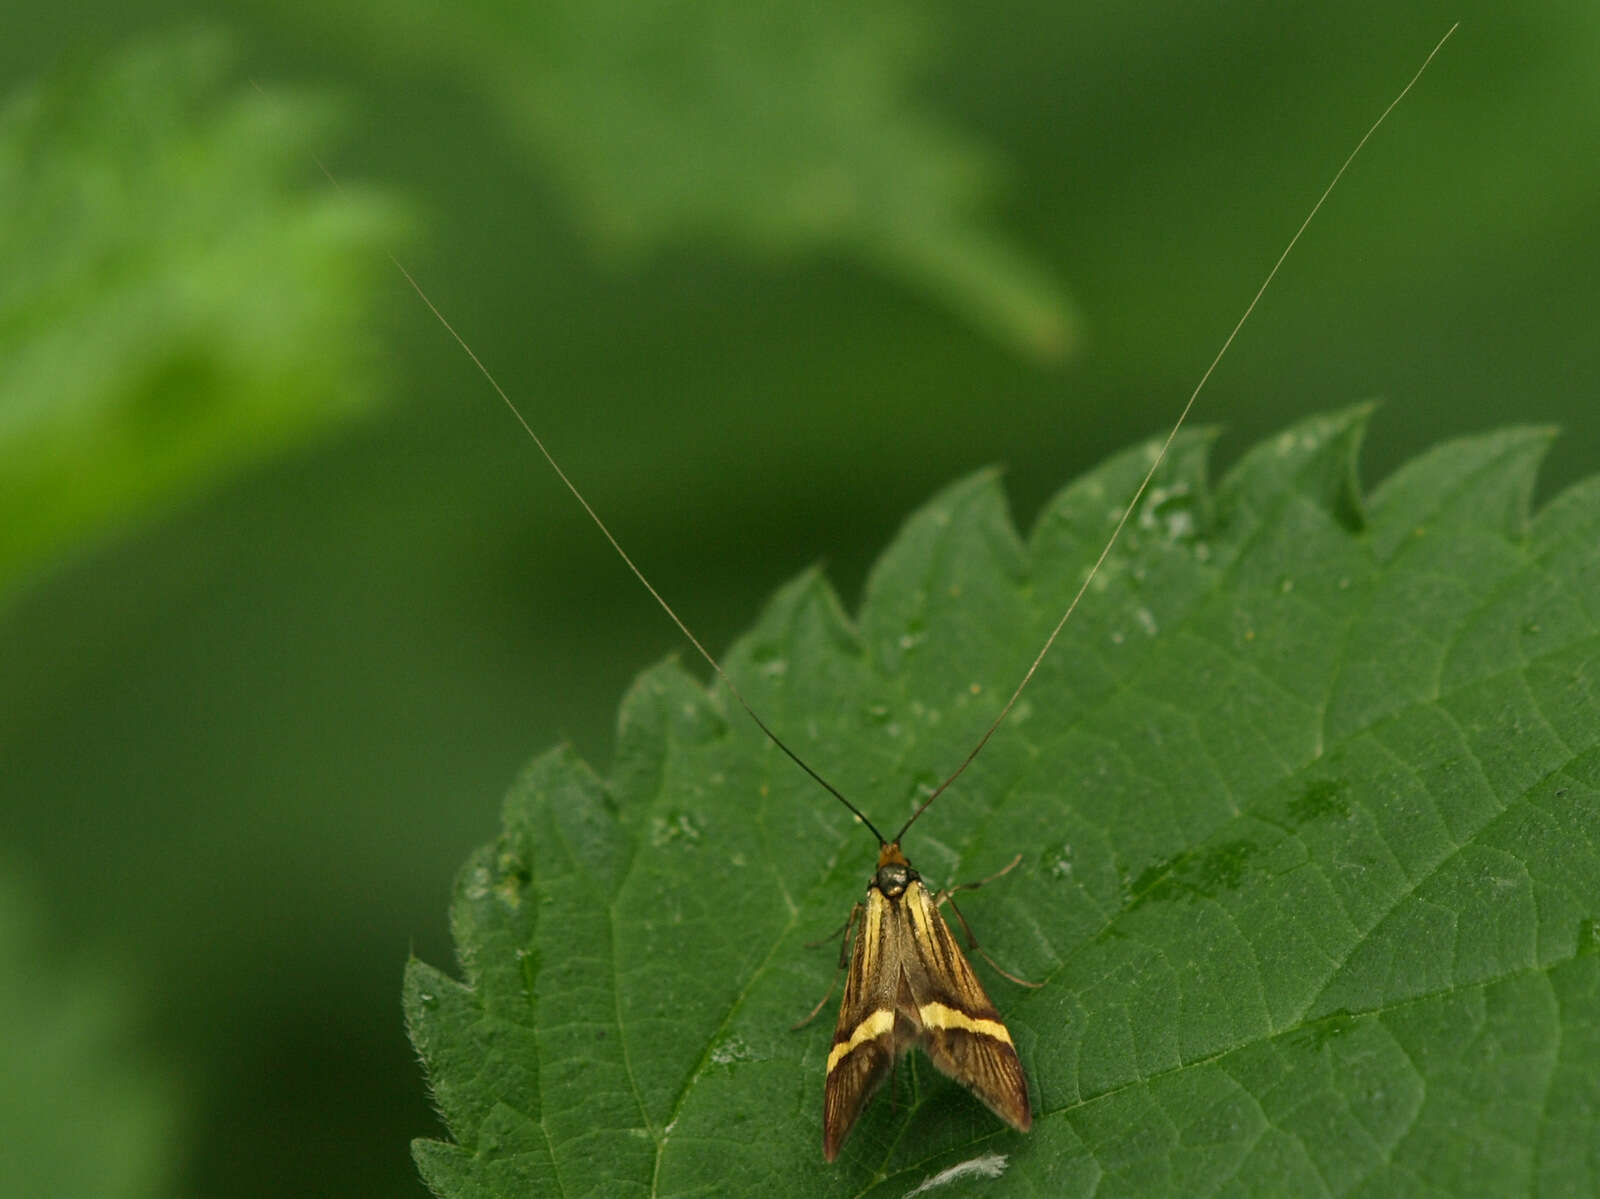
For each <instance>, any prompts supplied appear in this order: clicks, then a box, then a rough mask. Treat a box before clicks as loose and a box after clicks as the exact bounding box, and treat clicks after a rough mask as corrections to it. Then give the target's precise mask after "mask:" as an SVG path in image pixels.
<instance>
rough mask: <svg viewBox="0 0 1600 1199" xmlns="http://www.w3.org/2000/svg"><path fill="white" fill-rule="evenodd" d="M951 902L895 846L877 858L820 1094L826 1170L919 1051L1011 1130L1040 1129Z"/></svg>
mask: <svg viewBox="0 0 1600 1199" xmlns="http://www.w3.org/2000/svg"><path fill="white" fill-rule="evenodd" d="M1018 860H1020V859H1013V860H1012V865H1013V866H1014V865H1016V862H1017V861H1018ZM1006 869H1007V870H1009V869H1010V867H1009V866H1008V867H1007V868H1006ZM1002 873H1003V872H1002ZM985 881H988V880H985ZM981 885H982V884H968V887H969V888H970V887H972V886H981ZM948 897H949V893H948V892H946V893H942V894H941V896H935V895H933V894H931V893H930V892H929V891H928V887H927V884H925V883H924V882H923V881H922V876H921V875H920V874H918V873H917V872H916V870H915V869H914V868H913V867H912V865H911V863H910V862H908V861H907V860H906V855H905V854H904V853H902V852H901V851H900V842H899V840H898V839H896V840H894V841H890V842H887V843H885V844H884V846H883V848H882V849H880V850H879V851H878V869H877V870H876V871H875V872H874V873H873V876H872V881H871V882H870V883H869V884H868V885H867V898H866V901H865V902H864V903H860V904H857V905H856V906H855V908H854V909H853V910H852V911H851V913H850V920H849V922H848V923H847V925H846V928H845V939H846V941H847V942H848V940H849V935H850V928H851V926H853V925H855V924H857V923H859V924H860V931H859V932H858V933H857V934H856V938H855V951H854V953H853V954H852V956H851V959H850V972H849V975H848V976H847V980H846V982H845V989H844V1001H843V1002H842V1003H841V1004H840V1005H839V1023H838V1026H837V1027H836V1028H835V1029H834V1030H833V1046H832V1048H831V1049H830V1050H829V1051H828V1075H827V1081H826V1082H825V1083H824V1086H823V1099H822V1156H823V1158H824V1159H825V1160H827V1161H830V1162H831V1161H833V1160H834V1158H836V1157H838V1156H839V1146H840V1145H842V1144H843V1143H844V1139H845V1137H846V1136H847V1135H849V1132H850V1129H851V1128H852V1127H853V1126H854V1124H855V1122H856V1117H857V1116H859V1115H860V1114H861V1109H862V1107H863V1106H865V1104H866V1102H867V1100H868V1099H870V1098H871V1097H872V1093H873V1092H874V1091H875V1090H877V1089H878V1087H879V1085H880V1084H881V1083H882V1082H883V1080H884V1078H885V1077H886V1076H887V1075H888V1074H889V1071H890V1070H891V1069H892V1068H893V1066H894V1062H895V1059H896V1058H897V1057H899V1056H900V1054H901V1053H903V1052H904V1051H905V1050H907V1049H909V1048H910V1047H911V1046H912V1045H919V1046H921V1048H922V1050H923V1051H924V1052H925V1053H926V1054H927V1055H928V1057H929V1059H930V1060H932V1062H933V1064H934V1065H935V1066H937V1067H938V1068H939V1069H940V1070H941V1071H942V1072H943V1073H945V1074H948V1075H949V1076H950V1077H951V1078H953V1079H955V1080H956V1081H957V1082H959V1083H961V1084H962V1085H963V1086H964V1087H966V1088H967V1089H968V1090H970V1091H971V1092H972V1093H973V1094H974V1095H976V1096H977V1097H978V1098H979V1099H981V1100H983V1102H984V1103H985V1104H986V1105H987V1106H988V1108H989V1110H990V1111H992V1112H993V1113H994V1114H995V1115H997V1116H999V1117H1000V1118H1001V1119H1002V1120H1004V1121H1005V1122H1006V1123H1007V1124H1009V1125H1011V1127H1012V1128H1015V1129H1016V1130H1017V1131H1018V1132H1027V1131H1028V1129H1029V1128H1031V1127H1033V1109H1032V1108H1031V1107H1030V1106H1029V1103H1028V1080H1027V1078H1026V1077H1024V1075H1023V1073H1022V1062H1021V1060H1020V1059H1019V1058H1018V1057H1017V1049H1016V1046H1015V1045H1014V1044H1012V1041H1011V1033H1010V1032H1009V1031H1007V1029H1006V1026H1005V1024H1004V1023H1003V1022H1002V1021H1001V1019H1000V1013H999V1012H998V1011H996V1010H995V1006H994V1004H993V1003H992V1002H990V1000H989V996H988V993H987V992H985V991H984V989H983V984H982V983H980V982H979V981H978V976H977V975H976V974H975V973H974V972H973V970H972V967H971V965H969V964H968V962H967V959H966V957H965V955H963V954H962V952H961V947H960V946H959V945H957V944H956V940H955V938H954V937H952V936H951V935H950V926H949V925H947V924H946V923H945V922H944V917H943V916H941V915H940V914H939V904H940V899H941V898H948ZM1018 981H1020V980H1018Z"/></svg>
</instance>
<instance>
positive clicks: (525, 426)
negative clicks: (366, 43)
mask: <svg viewBox="0 0 1600 1199" xmlns="http://www.w3.org/2000/svg"><path fill="white" fill-rule="evenodd" d="M250 84H251V86H252V87H254V88H255V89H256V91H258V92H259V91H261V90H262V88H261V85H260V84H259V83H257V82H256V81H255V80H254V79H252V80H250ZM312 161H313V162H315V163H316V164H317V169H318V170H320V171H321V172H322V173H323V174H324V175H325V176H327V179H328V182H329V183H331V184H333V186H334V187H335V188H336V189H337V190H339V191H341V192H342V191H344V185H343V184H342V183H340V182H339V180H338V179H337V178H336V177H335V176H334V173H333V172H332V171H330V170H329V169H328V167H327V165H326V164H325V163H324V162H323V161H322V160H321V159H320V158H317V157H316V156H315V155H313V156H312ZM388 256H389V261H390V262H392V263H394V268H395V270H397V271H399V272H400V274H401V275H402V276H403V277H404V278H405V281H406V282H407V283H409V284H410V285H411V290H412V291H414V292H416V293H417V296H418V297H419V298H420V299H421V300H422V302H423V303H424V304H426V305H427V306H428V311H429V312H431V313H433V315H434V319H436V320H437V321H438V322H439V323H440V324H441V325H443V326H444V330H445V332H446V333H448V334H450V336H451V337H452V338H454V339H455V343H456V344H457V345H458V346H460V347H461V349H462V351H463V352H464V353H465V354H466V355H467V357H468V358H470V359H471V360H472V365H473V366H475V367H477V368H478V373H479V374H481V375H482V376H483V377H484V378H485V379H487V380H488V382H489V386H490V387H492V388H494V393H495V395H497V396H499V397H500V399H501V402H502V403H504V404H505V406H506V408H507V409H508V410H509V411H510V412H511V415H512V416H513V417H515V418H516V421H517V423H518V424H519V425H521V426H522V430H523V432H525V433H526V434H527V435H528V436H529V437H530V438H531V439H532V440H533V444H534V445H535V446H537V447H538V448H539V453H541V454H543V455H544V460H545V461H546V462H548V463H549V464H550V469H551V470H553V471H555V472H556V477H557V478H558V479H560V480H561V482H562V483H563V484H565V485H566V488H567V490H568V491H570V492H571V493H572V498H573V499H575V500H577V501H578V503H579V504H581V505H582V506H583V510H584V511H585V512H586V513H588V514H589V519H590V520H592V521H594V523H595V527H596V528H598V529H599V530H600V532H601V533H602V534H604V535H605V539H606V540H607V541H609V542H610V543H611V548H612V549H614V550H616V551H617V556H618V557H619V558H621V559H622V561H623V564H624V565H626V566H627V568H628V569H629V570H631V571H632V572H633V577H634V578H636V579H638V580H639V582H640V583H641V584H643V586H644V589H645V590H646V591H648V592H649V593H650V598H651V599H653V600H655V601H656V603H658V604H660V605H661V610H662V611H663V612H665V613H666V614H667V616H668V617H670V618H671V620H672V623H673V624H675V625H677V626H678V631H679V632H680V633H682V634H683V635H684V636H685V637H686V638H688V640H689V644H690V645H692V646H694V648H695V649H696V650H697V651H698V652H699V654H700V656H701V657H702V658H704V659H705V660H706V661H707V662H709V663H710V664H711V669H712V670H714V671H716V672H717V677H718V678H719V679H721V680H722V681H723V683H724V684H726V685H727V688H728V690H729V691H730V692H732V694H733V698H734V699H736V700H738V701H739V706H740V707H741V708H743V709H744V710H745V712H746V713H747V714H748V715H749V717H750V719H751V720H753V721H755V722H756V727H757V728H759V729H760V730H761V731H762V732H763V733H765V734H766V735H767V740H769V741H771V742H772V743H773V744H774V745H776V746H777V747H778V748H779V749H781V750H782V751H783V752H784V754H785V755H787V757H788V758H789V760H790V761H791V762H793V763H794V764H795V765H796V766H798V767H800V769H801V770H803V771H805V772H806V773H807V774H808V775H810V776H811V777H812V778H813V779H815V780H816V781H817V783H818V784H819V785H820V786H821V787H822V789H823V790H824V791H826V792H827V793H828V794H829V795H831V796H833V797H834V798H835V799H837V800H838V801H839V802H840V803H842V804H843V805H844V806H845V807H846V808H848V809H850V812H851V814H852V815H853V816H855V818H856V819H857V820H859V821H860V822H861V823H862V824H864V825H865V826H866V828H867V831H868V832H870V833H871V834H872V835H873V836H874V837H876V838H877V839H878V844H879V845H883V844H884V840H883V834H882V833H880V832H879V831H878V830H877V827H876V826H875V825H874V824H873V823H872V821H870V820H868V819H867V817H866V813H864V812H862V810H861V809H860V808H858V807H856V805H855V804H853V803H851V802H850V801H849V800H848V799H846V798H845V796H844V793H843V792H842V791H840V790H839V789H838V788H837V787H835V786H834V785H833V784H832V783H830V782H829V781H828V780H827V779H825V778H823V777H822V776H821V775H820V774H818V773H817V772H816V771H815V770H813V769H812V768H811V766H810V765H809V764H808V763H807V762H806V760H805V759H804V758H802V757H801V756H800V755H799V754H797V753H795V752H794V750H792V749H790V748H789V747H788V746H787V745H785V744H784V741H783V738H782V737H780V736H778V734H777V733H774V732H773V731H772V730H771V729H770V728H768V727H767V722H766V721H764V720H762V719H761V717H760V716H759V715H757V714H756V710H755V709H754V708H752V707H751V706H750V701H749V700H747V699H745V697H744V693H743V692H741V691H740V690H739V688H738V685H737V684H735V683H734V681H733V680H732V679H731V678H729V677H728V672H727V671H725V670H723V669H722V663H720V662H718V661H717V660H716V659H715V658H714V657H712V656H711V651H710V650H708V649H707V648H706V647H705V646H704V645H702V644H701V643H700V638H698V637H696V636H695V635H694V633H693V632H692V631H691V630H690V628H689V626H688V625H687V624H685V623H684V622H683V618H682V617H681V616H679V615H678V614H677V612H675V611H674V610H673V608H672V605H671V604H669V603H667V601H666V599H665V598H663V596H662V595H661V593H660V592H659V591H657V590H656V589H655V588H654V587H653V586H651V584H650V580H649V579H647V578H645V575H644V571H642V570H640V569H639V567H638V566H637V565H636V564H635V563H634V560H633V559H632V558H630V557H629V556H628V551H627V550H625V549H623V548H622V543H621V542H620V541H618V540H617V539H616V537H615V536H614V535H613V534H612V532H611V530H610V529H609V528H608V527H607V526H606V522H605V521H603V520H601V519H600V514H599V513H598V512H596V511H595V510H594V508H593V507H591V506H590V504H589V501H588V500H587V499H585V498H584V496H583V492H581V491H579V490H578V488H577V485H576V484H575V483H573V481H572V480H571V479H570V478H568V477H567V472H566V471H564V470H562V469H561V463H559V462H557V461H556V459H555V455H554V454H552V453H551V452H550V451H549V449H547V448H546V447H545V444H544V440H543V439H542V438H541V437H540V436H539V435H538V434H537V433H535V432H534V430H533V425H532V424H530V423H529V422H528V418H527V417H525V416H524V415H523V414H522V409H520V408H518V407H517V405H516V402H515V401H513V400H512V398H511V397H510V396H509V395H508V394H507V393H506V389H505V388H503V387H501V386H500V380H498V379H496V378H495V377H494V372H492V371H491V370H490V369H489V368H488V366H486V365H485V364H484V361H483V359H482V358H479V357H478V354H477V351H476V350H474V349H473V348H472V346H471V345H469V344H468V343H467V339H466V338H465V337H463V336H461V334H460V333H459V332H457V331H456V327H455V326H454V325H452V324H451V323H450V320H449V318H448V317H446V316H445V314H444V313H443V312H441V311H440V310H439V306H438V305H437V304H435V303H434V302H433V300H432V298H431V297H430V296H429V295H428V293H427V292H426V291H424V290H423V289H422V284H420V283H418V282H417V279H416V276H415V275H413V274H412V273H411V272H410V271H409V270H407V269H406V266H405V264H404V263H403V262H401V261H400V259H398V258H397V257H395V255H394V254H393V253H389V255H388Z"/></svg>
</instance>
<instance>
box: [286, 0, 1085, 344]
mask: <svg viewBox="0 0 1600 1199" xmlns="http://www.w3.org/2000/svg"><path fill="white" fill-rule="evenodd" d="M311 7H313V8H314V9H316V10H317V11H316V12H315V13H314V14H313V16H314V17H315V18H316V19H321V20H325V21H328V22H329V24H330V29H331V31H332V32H334V33H335V34H336V35H341V36H346V37H348V36H350V35H351V33H352V30H355V31H356V37H357V38H358V40H359V42H360V44H361V45H362V47H363V48H370V47H371V46H375V45H381V46H387V47H389V49H390V50H391V52H393V53H396V54H400V55H403V56H405V57H407V58H410V59H416V60H422V61H425V62H428V63H430V64H433V65H436V66H440V65H442V66H447V67H450V68H452V70H453V72H454V74H455V75H456V76H457V77H458V79H459V81H460V82H461V83H462V84H463V85H464V86H467V87H470V88H473V89H476V90H478V91H480V92H482V93H483V94H484V95H485V96H486V97H487V98H488V99H489V100H491V101H492V102H493V105H494V108H495V111H496V112H497V113H498V114H499V115H500V116H501V117H502V119H503V120H504V121H505V122H506V124H507V127H508V128H509V129H510V130H511V132H512V133H513V134H514V136H516V137H517V138H518V139H520V140H522V141H523V142H524V143H525V144H526V145H527V146H528V147H529V149H530V150H531V151H532V152H533V154H534V155H535V156H537V158H538V160H539V162H540V163H541V164H542V165H543V166H544V167H545V168H546V169H547V171H548V172H549V175H550V177H551V178H552V179H553V180H554V181H555V182H556V183H557V185H558V186H559V187H560V188H561V190H562V191H563V192H564V193H565V195H566V197H567V199H568V201H569V210H570V212H571V214H572V216H573V219H574V220H576V221H577V222H579V223H580V224H581V225H582V226H583V227H584V228H585V229H586V230H587V232H588V233H589V234H590V235H591V236H592V237H593V239H594V240H595V241H596V242H597V243H598V244H599V245H600V246H601V247H603V248H604V249H606V250H607V251H609V252H611V253H613V254H629V253H639V252H648V251H650V250H652V249H655V248H657V247H661V246H665V245H669V244H672V243H674V242H681V241H684V240H690V241H693V240H696V239H712V240H715V241H722V242H727V243H732V244H733V245H735V246H738V247H740V248H742V249H744V250H747V251H751V252H754V253H756V254H759V255H763V256H772V257H780V258H781V257H783V256H786V255H791V254H795V253H803V252H809V251H826V252H832V253H843V254H846V255H851V256H853V257H855V258H857V259H858V260H860V261H864V262H865V263H867V264H868V265H869V266H871V267H874V268H877V269H879V270H882V271H884V272H886V273H887V274H889V275H891V276H893V277H894V278H896V279H898V280H900V281H901V282H903V283H906V284H909V285H910V286H912V287H915V288H917V289H919V290H920V291H922V292H923V293H924V294H927V295H929V296H931V297H932V298H934V299H936V300H937V301H939V302H940V303H942V304H944V305H946V306H947V307H949V308H951V309H953V310H955V311H956V312H957V313H958V314H959V315H961V316H962V317H964V318H965V319H967V320H970V321H971V322H973V323H974V324H975V325H978V326H980V327H982V328H984V329H985V330H986V331H987V332H989V333H991V334H993V335H994V336H996V337H998V338H999V339H1001V340H1003V341H1004V342H1006V343H1007V344H1008V345H1010V346H1011V347H1013V348H1014V349H1016V350H1018V351H1020V352H1022V353H1025V354H1028V355H1031V356H1034V357H1037V358H1044V359H1052V358H1058V357H1060V356H1061V355H1063V354H1064V353H1065V352H1066V351H1067V350H1068V349H1069V348H1070V346H1071V343H1072V342H1073V341H1074V340H1075V338H1076V332H1077V331H1076V327H1075V326H1076V322H1077V316H1076V313H1075V312H1074V311H1073V306H1072V304H1071V301H1070V300H1069V298H1068V297H1067V295H1066V293H1065V291H1064V290H1063V288H1062V287H1061V286H1060V285H1059V284H1058V283H1057V282H1056V281H1055V280H1053V279H1051V278H1049V277H1048V275H1047V274H1046V273H1045V272H1043V271H1041V270H1040V269H1039V268H1038V266H1037V265H1035V264H1033V263H1032V262H1030V256H1029V255H1028V254H1027V253H1026V252H1025V251H1023V250H1022V248H1020V247H1018V246H1016V245H1014V244H1012V243H1010V242H1009V241H1008V240H1007V238H1006V237H1005V236H1004V234H1003V233H1002V232H1001V231H1000V230H999V228H998V227H997V224H996V222H995V221H994V219H993V216H992V211H990V210H991V208H992V205H991V203H990V201H991V199H992V197H993V195H994V193H995V192H996V191H997V190H999V189H998V186H997V182H998V178H997V177H998V176H1000V175H1001V174H1002V171H1001V169H1000V168H999V166H998V158H997V155H996V154H995V153H994V152H993V151H992V150H991V149H990V148H989V147H987V146H985V145H983V144H982V143H981V142H980V141H979V140H978V139H977V138H975V137H973V136H971V135H969V134H967V133H963V132H962V131H960V130H958V129H957V128H955V127H954V125H953V124H952V123H951V122H950V121H949V120H948V119H947V118H946V117H945V116H944V115H943V114H941V113H940V112H939V111H938V110H937V109H936V108H935V107H934V106H931V105H929V104H927V103H926V101H925V100H924V99H923V98H922V97H921V96H920V95H919V90H920V89H921V87H922V85H923V84H924V82H925V78H926V76H927V75H928V73H929V72H930V70H931V69H932V67H933V66H934V64H935V58H936V56H935V54H934V45H935V42H936V40H937V38H936V35H935V34H934V32H933V30H932V29H931V26H932V25H933V24H934V23H935V22H934V20H933V17H932V14H931V13H930V11H929V10H928V9H927V8H926V6H922V5H915V4H906V3H904V2H903V0H851V2H850V3H847V4H818V3H816V0H765V2H764V3H762V4H759V5H751V4H748V3H745V2H744V0H643V2H635V3H629V4H597V3H594V0H545V3H542V4H538V5H511V6H508V5H504V4H499V3H493V2H491V0H469V2H468V3H464V4H458V5H455V6H452V7H451V8H450V9H449V10H448V11H446V12H441V10H440V9H439V8H438V6H437V5H434V4H428V3H419V2H418V0H384V3H382V4H375V3H370V2H368V3H360V4H357V5H356V6H355V7H354V9H349V8H348V7H341V8H340V9H338V10H337V13H338V15H337V18H336V19H333V20H329V17H328V15H327V9H326V6H323V5H313V6H311ZM353 15H354V16H355V17H356V22H355V24H352V16H353Z"/></svg>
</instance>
